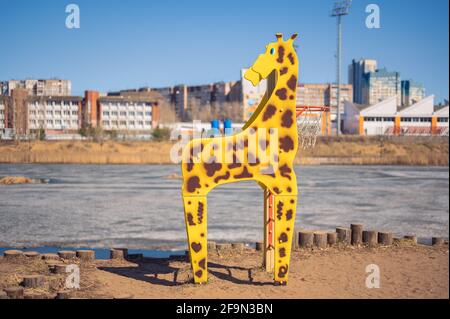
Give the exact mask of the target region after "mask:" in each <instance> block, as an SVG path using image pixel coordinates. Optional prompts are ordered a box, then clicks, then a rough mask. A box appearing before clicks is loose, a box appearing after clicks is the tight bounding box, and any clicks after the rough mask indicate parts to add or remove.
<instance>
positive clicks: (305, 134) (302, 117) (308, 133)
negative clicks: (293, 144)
mask: <svg viewBox="0 0 450 319" xmlns="http://www.w3.org/2000/svg"><path fill="white" fill-rule="evenodd" d="M296 110H297V131H298V142H299V145H301V147H302V148H303V149H307V148H311V147H314V145H315V144H316V139H317V135H319V134H320V132H321V131H322V116H323V113H324V112H328V111H329V110H330V108H329V107H327V106H297V108H296Z"/></svg>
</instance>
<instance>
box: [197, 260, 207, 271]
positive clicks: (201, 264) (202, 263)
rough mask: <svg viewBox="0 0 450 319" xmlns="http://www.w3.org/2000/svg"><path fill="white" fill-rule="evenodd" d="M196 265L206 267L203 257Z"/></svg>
mask: <svg viewBox="0 0 450 319" xmlns="http://www.w3.org/2000/svg"><path fill="white" fill-rule="evenodd" d="M198 266H199V267H200V268H202V269H206V259H205V258H203V259H201V260H200V261H199V262H198Z"/></svg>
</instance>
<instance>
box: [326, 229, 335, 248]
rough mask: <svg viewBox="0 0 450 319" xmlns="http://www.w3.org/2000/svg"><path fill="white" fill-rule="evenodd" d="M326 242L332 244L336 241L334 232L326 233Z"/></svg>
mask: <svg viewBox="0 0 450 319" xmlns="http://www.w3.org/2000/svg"><path fill="white" fill-rule="evenodd" d="M327 243H328V245H330V246H333V245H335V244H336V243H337V233H336V232H329V233H327Z"/></svg>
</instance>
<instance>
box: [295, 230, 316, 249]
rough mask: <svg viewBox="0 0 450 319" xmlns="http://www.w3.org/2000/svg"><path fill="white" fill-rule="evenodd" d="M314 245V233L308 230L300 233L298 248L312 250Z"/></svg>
mask: <svg viewBox="0 0 450 319" xmlns="http://www.w3.org/2000/svg"><path fill="white" fill-rule="evenodd" d="M313 244H314V233H313V232H311V231H307V230H301V231H299V232H298V246H299V247H300V248H311V247H312V246H313Z"/></svg>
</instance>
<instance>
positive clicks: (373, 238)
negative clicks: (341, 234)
mask: <svg viewBox="0 0 450 319" xmlns="http://www.w3.org/2000/svg"><path fill="white" fill-rule="evenodd" d="M362 241H363V243H364V244H366V245H367V246H369V247H375V246H376V245H377V244H378V233H377V232H376V231H375V230H364V231H363V233H362Z"/></svg>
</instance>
